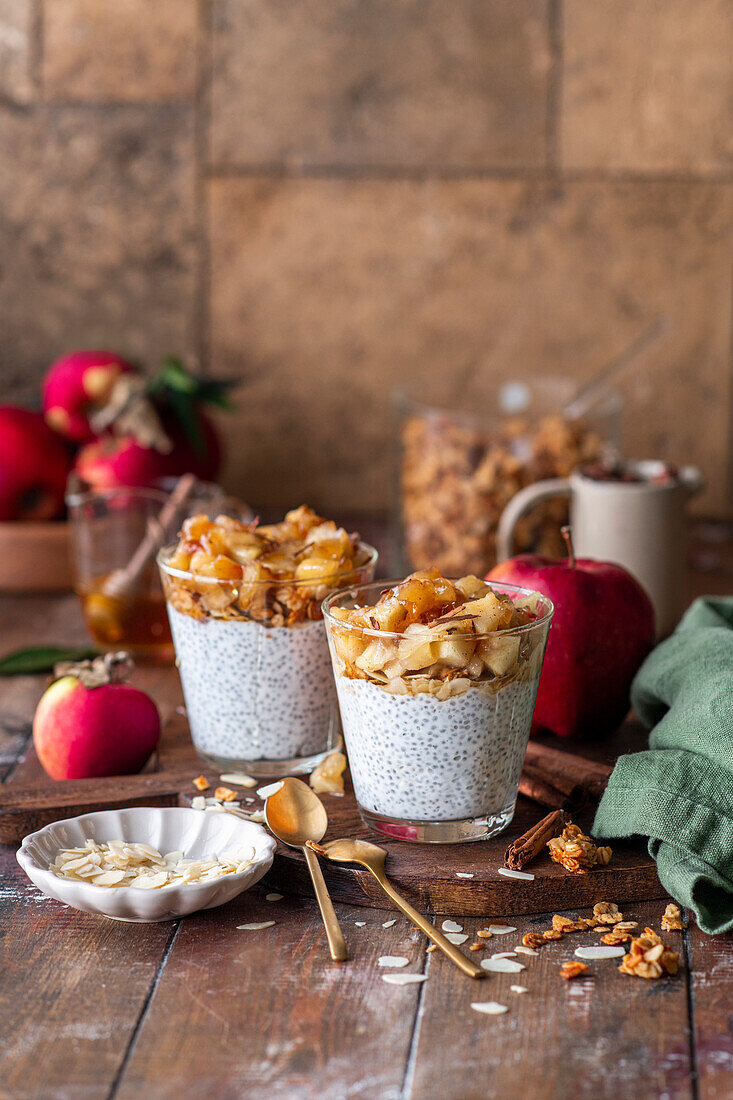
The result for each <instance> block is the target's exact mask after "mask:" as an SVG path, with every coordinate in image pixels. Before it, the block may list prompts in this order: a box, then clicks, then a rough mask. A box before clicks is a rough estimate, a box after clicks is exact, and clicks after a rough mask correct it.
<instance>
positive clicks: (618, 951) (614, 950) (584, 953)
mask: <svg viewBox="0 0 733 1100" xmlns="http://www.w3.org/2000/svg"><path fill="white" fill-rule="evenodd" d="M575 954H576V955H577V956H578V958H579V959H615V958H620V957H621V955H625V954H626V949H625V948H624V947H620V946H619V947H610V946H609V947H604V946H603V945H601V944H599V945H598V946H597V947H595V946H592V947H576V948H575Z"/></svg>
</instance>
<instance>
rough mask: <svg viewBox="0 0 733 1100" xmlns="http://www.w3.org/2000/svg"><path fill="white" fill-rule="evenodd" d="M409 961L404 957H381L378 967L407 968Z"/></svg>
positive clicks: (378, 960)
mask: <svg viewBox="0 0 733 1100" xmlns="http://www.w3.org/2000/svg"><path fill="white" fill-rule="evenodd" d="M409 961H410V960H409V959H408V958H406V957H405V956H404V955H380V956H379V958H378V959H377V966H395V967H400V966H407V965H408V963H409Z"/></svg>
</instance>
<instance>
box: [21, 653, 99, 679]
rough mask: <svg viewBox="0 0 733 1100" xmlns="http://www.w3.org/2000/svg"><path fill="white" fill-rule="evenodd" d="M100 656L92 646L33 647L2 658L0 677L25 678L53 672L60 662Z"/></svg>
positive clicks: (84, 659)
mask: <svg viewBox="0 0 733 1100" xmlns="http://www.w3.org/2000/svg"><path fill="white" fill-rule="evenodd" d="M97 656H99V650H97V649H92V648H91V647H90V646H71V647H69V646H53V645H51V646H31V647H30V649H16V650H15V651H14V652H13V653H6V654H5V656H4V657H0V676H25V675H30V674H32V673H35V672H53V670H54V667H55V665H56V664H57V663H58V662H59V661H86V660H89V659H91V658H92V657H97Z"/></svg>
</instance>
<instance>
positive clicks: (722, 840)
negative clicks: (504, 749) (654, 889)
mask: <svg viewBox="0 0 733 1100" xmlns="http://www.w3.org/2000/svg"><path fill="white" fill-rule="evenodd" d="M631 704H632V706H633V708H634V710H635V711H636V713H637V714H638V715H639V717H640V718H641V720H642V721H643V722H644V723H645V724H646V725H648V726H650V727H653V728H652V732H651V734H650V737H649V749H648V750H647V751H646V752H637V753H634V754H633V755H631V756H621V757H619V760H618V762H617V764H616V767H615V768H614V769H613V773H612V774H611V778H610V780H609V783H608V787H607V789H606V792H605V794H604V795H603V798H602V799H601V802H600V805H599V807H598V812H597V813H596V819H595V821H594V823H593V833H594V835H596V836H599V837H604V838H612V837H630V836H647V837H649V854H650V855H651V856H652V857H653V858H654V859H655V860H656V861H657V871H658V873H659V878H660V881H661V883H662V885H663V886H664V887H665V889H666V890H668V891H669V893H670V894H671V895H672V897H674V898H675V899H676V900H677V901H678V902H680V903H681V904H682V905H684V906H686V907H687V908H689V909H692V910H693V911H694V913H695V916H696V918H697V923H698V925H699V926H700V928H702V929H703V931H704V932H710V933H717V932H727V931H730V930H732V929H733V597H721V598H713V597H704V598H702V599H699V600H695V602H694V603H693V604H692V606H691V607H690V608H689V610H688V611H687V612H686V614H685V615H684V617H683V619H682V621H681V622H680V624H679V626H678V627H677V629H676V630H675V632H674V634H673V635H672V636H671V638H668V639H667V640H666V641H665V642H662V644H661V645H659V646H657V648H656V649H655V650H654V651H653V652H652V653H651V654H650V655H649V657H648V658H647V659H646V661H645V662H644V664H643V665H642V666H641V668H640V669H639V672H638V673H637V675H636V678H635V680H634V683H633V684H632V687H631Z"/></svg>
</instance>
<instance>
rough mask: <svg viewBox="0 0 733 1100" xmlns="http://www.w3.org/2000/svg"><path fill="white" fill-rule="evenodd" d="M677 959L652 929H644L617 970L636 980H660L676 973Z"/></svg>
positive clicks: (677, 956)
mask: <svg viewBox="0 0 733 1100" xmlns="http://www.w3.org/2000/svg"><path fill="white" fill-rule="evenodd" d="M679 959H680V957H679V954H678V953H677V952H676V951H672V950H671V948H669V947H668V946H667V945H666V944H665V943H664V942H663V940H662V939H661V937H660V936H658V935H657V933H656V932H655V931H654V930H653V929H651V928H645V929H644V932H643V934H642V935H641V936H636V937H635V938H634V939H633V940H632V941H631V947H630V948H629V951H628V953H627V954H626V955H624V958H623V962H622V963H621V966H620V967H619V970H620V971H621V973H622V974H631V975H633V976H634V977H636V978H651V979H655V978H661V977H662V975H663V974H676V973H677V970H678V969H679Z"/></svg>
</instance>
